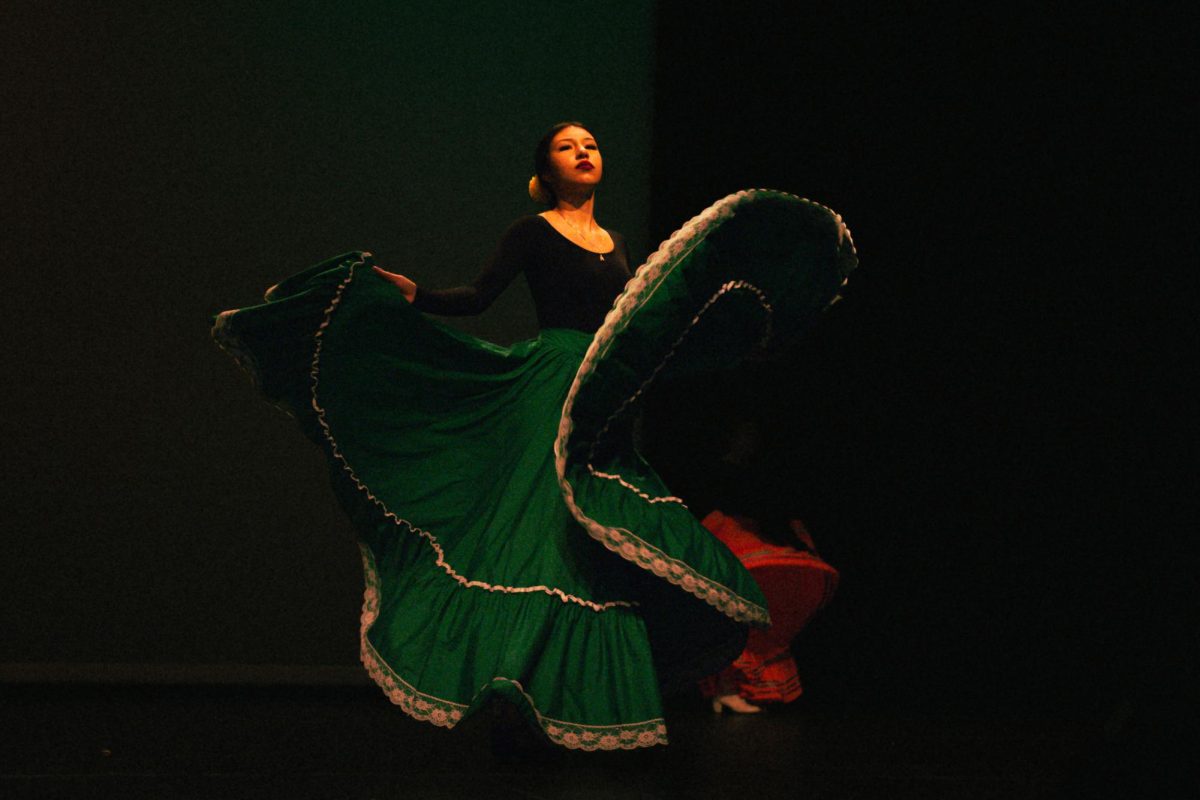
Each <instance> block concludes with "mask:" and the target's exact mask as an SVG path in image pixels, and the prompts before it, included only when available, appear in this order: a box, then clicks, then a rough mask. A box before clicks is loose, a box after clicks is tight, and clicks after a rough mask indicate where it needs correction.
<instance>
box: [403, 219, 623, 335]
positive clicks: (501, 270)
mask: <svg viewBox="0 0 1200 800" xmlns="http://www.w3.org/2000/svg"><path fill="white" fill-rule="evenodd" d="M609 234H610V235H611V236H612V239H613V249H612V251H611V252H608V253H593V252H591V251H590V250H585V249H584V248H582V247H580V246H579V245H577V244H575V243H574V242H572V241H571V240H570V239H567V238H566V237H565V236H563V235H562V234H561V233H559V232H558V231H557V230H555V229H554V227H553V226H551V224H550V223H549V222H547V221H546V219H545V218H544V217H541V216H536V215H534V216H528V217H521V218H520V219H518V220H517V221H516V222H514V223H513V224H512V225H510V226H509V228H508V230H507V231H505V232H504V236H503V237H501V239H500V243H499V245H497V247H496V251H495V253H493V255H492V258H491V260H490V261H489V262H488V264H487V265H486V266H485V267H484V268H483V271H482V272H480V273H479V276H478V277H477V278H475V280H474V281H473V282H471V283H469V284H467V285H466V286H456V287H454V288H452V289H425V288H422V287H418V289H417V295H416V297H415V298H414V299H413V307H414V308H416V309H418V310H419V311H424V312H427V313H430V314H441V315H443V316H469V315H472V314H479V313H481V312H482V311H484V310H485V309H486V308H487V307H488V306H490V305H491V304H492V301H494V300H495V299H496V298H497V297H498V296H499V295H500V292H502V291H504V289H505V288H506V287H507V286H508V285H509V284H510V283H512V280H513V278H515V277H516V276H517V273H519V272H524V273H525V279H526V280H527V281H528V282H529V290H530V293H531V294H532V295H533V305H534V308H535V310H536V311H537V320H538V326H539V327H541V328H573V329H575V330H579V331H584V332H585V333H595V331H596V330H597V329H598V328H599V327H600V325H601V323H602V322H604V317H605V315H606V314H607V313H608V310H609V309H610V308H611V307H612V304H613V300H614V299H615V298H616V297H617V295H618V294H620V293H621V290H622V289H624V288H625V283H626V281H628V280H629V277H630V269H629V249H628V247H627V245H626V244H625V237H623V236H621V234H619V233H617V232H616V231H609Z"/></svg>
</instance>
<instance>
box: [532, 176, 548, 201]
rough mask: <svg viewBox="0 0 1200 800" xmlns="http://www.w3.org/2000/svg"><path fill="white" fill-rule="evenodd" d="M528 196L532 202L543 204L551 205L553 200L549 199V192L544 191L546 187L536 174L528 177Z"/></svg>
mask: <svg viewBox="0 0 1200 800" xmlns="http://www.w3.org/2000/svg"><path fill="white" fill-rule="evenodd" d="M529 197H530V199H531V200H533V202H535V203H539V204H540V205H543V206H548V205H552V204H553V202H554V201H553V200H551V199H550V193H549V192H547V191H546V187H544V186H542V182H541V181H540V180H539V179H538V176H537V175H534V176H533V177H532V178H530V179H529Z"/></svg>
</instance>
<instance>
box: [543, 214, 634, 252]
mask: <svg viewBox="0 0 1200 800" xmlns="http://www.w3.org/2000/svg"><path fill="white" fill-rule="evenodd" d="M534 216H535V217H537V218H538V219H540V220H541V221H542V222H544V223H545V225H546V227H547V228H549V229H550V230H551V231H553V232H554V235H555V236H558V237H559V238H560V239H562V240H564V241H566V242H568V243H570V244H573V245H574V246H576V247H578V248H579V249H580V250H582V251H583V252H585V253H591V254H592V255H594V256H607V255H610V254H612V253H615V252H617V239H616V237H615V236H613V235H612V232H611V231H609V230H608V228H601V230H603V231H604V232H605V233H607V234H608V235H609V237H610V238H611V239H612V240H613V246H612V249H611V250H588V249H587V248H586V247H584V246H583V245H581V244H580V243H579V242H577V241H575V240H574V239H571V238H569V237H567V236H566V235H565V234H564V233H563V232H562V231H560V230H559V229H558V228H556V227H554V225H553V224H552V223H551V222H550V220H548V219H546V218H545V217H543V216H542V215H541V214H534Z"/></svg>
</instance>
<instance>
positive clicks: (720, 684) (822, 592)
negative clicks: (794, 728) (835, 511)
mask: <svg viewBox="0 0 1200 800" xmlns="http://www.w3.org/2000/svg"><path fill="white" fill-rule="evenodd" d="M702 524H703V525H704V527H706V528H708V529H709V530H710V531H711V532H712V533H713V535H714V536H716V537H717V538H718V539H720V540H721V541H722V542H724V543H725V545H726V546H727V547H728V548H729V549H730V550H732V551H733V554H734V555H735V556H737V557H738V559H739V560H740V561H741V562H742V564H743V565H744V566H745V567H746V569H748V570H749V571H750V574H751V575H752V576H753V577H754V580H755V581H756V582H757V583H758V585H759V587H760V588H761V589H762V592H763V594H764V595H765V596H766V598H767V606H768V609H769V611H770V614H771V627H770V628H767V629H765V630H763V629H758V628H755V629H753V630H751V631H750V639H749V641H748V642H747V644H746V649H745V650H744V651H742V654H741V655H740V656H738V658H737V659H736V660H735V661H734V662H733V663H732V664H731V665H730V666H729V667H727V668H726V669H724V670H723V671H721V672H720V673H719V674H717V675H710V676H709V677H707V678H705V679H703V680H702V681H701V682H700V691H701V692H703V693H704V695H705V696H706V697H712V696H714V695H719V694H730V693H737V694H739V695H741V696H742V697H743V698H745V699H746V700H749V701H751V702H758V703H770V702H776V703H788V702H791V701H792V700H795V699H796V698H797V697H799V696H800V693H801V691H802V688H801V686H800V673H799V672H798V670H797V669H796V661H795V659H794V658H793V657H792V653H791V649H790V646H791V643H792V639H794V638H795V637H796V635H797V634H798V633H800V631H801V630H803V628H804V626H805V625H806V624H808V621H809V620H810V619H812V616H813V614H815V613H816V612H817V610H818V609H820V608H821V607H823V606H824V605H825V604H826V603H828V602H829V600H830V598H832V597H833V593H834V590H835V589H836V588H837V582H838V572H837V570H836V569H834V568H833V567H831V566H829V565H828V564H826V563H825V562H824V561H823V560H822V559H821V557H820V556H819V555H817V552H816V547H815V546H813V541H812V537H811V536H809V533H808V531H807V530H805V528H804V525H803V523H801V522H800V520H792V521H791V523H790V524H791V526H792V532H793V533H795V534H796V536H797V538H798V539H800V541H801V542H803V543H804V544H805V545H806V546H807V547H808V548H809V551H808V552H806V551H804V550H798V549H796V548H794V547H787V546H783V545H776V544H771V543H769V542H766V541H764V540H763V539H762V538H761V536H760V535H759V527H758V523H757V522H756V521H755V520H753V519H750V518H749V517H733V516H729V515H727V514H724V513H722V512H720V511H713V512H712V513H711V514H709V515H708V516H707V517H705V518H704V519H703V520H702Z"/></svg>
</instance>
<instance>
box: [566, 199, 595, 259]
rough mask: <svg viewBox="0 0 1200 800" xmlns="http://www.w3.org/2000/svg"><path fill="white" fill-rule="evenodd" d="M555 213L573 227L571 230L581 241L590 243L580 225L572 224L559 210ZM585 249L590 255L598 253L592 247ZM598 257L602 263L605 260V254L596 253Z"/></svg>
mask: <svg viewBox="0 0 1200 800" xmlns="http://www.w3.org/2000/svg"><path fill="white" fill-rule="evenodd" d="M554 213H556V214H558V217H559V219H561V220H562V221H563V222H565V223H567V225H569V226H571V230H573V231H575V235H576V236H578V237H579V238H580V239H582V240H583V241H585V242H589V237H588V236H586V235H584V233H583V231H581V230H580V229H579V226H578V225H576V224H575V223H574V222H571V220H569V219H567V216H566V214H564V213H562V212H561V211H559V210H558V209H557V208H556V209H554ZM593 224H594V223H593ZM583 249H584V250H587V251H588V252H589V253H596V251H595V250H592V249H591V248H590V247H584V248H583ZM596 255H598V256H599V257H600V260H601V261H603V260H604V253H596Z"/></svg>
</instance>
